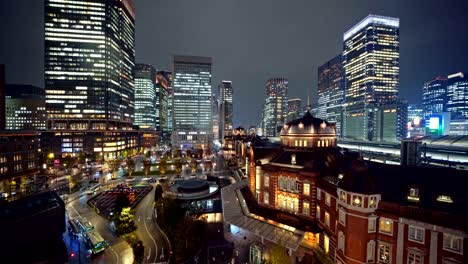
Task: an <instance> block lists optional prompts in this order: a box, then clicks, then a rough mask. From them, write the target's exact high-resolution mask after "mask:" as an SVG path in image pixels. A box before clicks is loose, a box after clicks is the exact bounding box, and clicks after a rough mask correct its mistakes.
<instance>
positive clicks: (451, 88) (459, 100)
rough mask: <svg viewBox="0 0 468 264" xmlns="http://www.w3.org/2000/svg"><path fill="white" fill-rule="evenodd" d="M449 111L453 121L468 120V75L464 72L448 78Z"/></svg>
mask: <svg viewBox="0 0 468 264" xmlns="http://www.w3.org/2000/svg"><path fill="white" fill-rule="evenodd" d="M446 109H447V111H448V112H450V114H451V120H460V119H463V120H464V119H468V75H467V74H466V73H463V72H458V73H454V74H451V75H449V76H448V77H447V107H446Z"/></svg>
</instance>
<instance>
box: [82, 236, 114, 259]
mask: <svg viewBox="0 0 468 264" xmlns="http://www.w3.org/2000/svg"><path fill="white" fill-rule="evenodd" d="M83 237H84V239H85V241H86V244H87V245H88V247H89V248H90V249H91V253H92V254H93V255H96V254H98V253H101V252H103V251H104V250H105V249H106V248H107V247H108V246H109V245H108V244H107V241H106V240H104V238H102V236H101V235H99V233H98V232H96V231H94V230H90V231H88V232H87V233H86V234H84V236H83Z"/></svg>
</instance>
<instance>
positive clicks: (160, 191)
mask: <svg viewBox="0 0 468 264" xmlns="http://www.w3.org/2000/svg"><path fill="white" fill-rule="evenodd" d="M163 192H164V191H163V188H162V186H161V185H160V184H158V185H156V187H155V188H154V200H155V201H158V200H159V199H161V198H162V195H163Z"/></svg>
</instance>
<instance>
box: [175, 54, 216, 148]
mask: <svg viewBox="0 0 468 264" xmlns="http://www.w3.org/2000/svg"><path fill="white" fill-rule="evenodd" d="M211 65H212V59H211V58H210V57H196V56H178V55H176V56H174V57H173V67H174V70H173V92H174V97H173V100H174V104H173V119H174V121H173V124H172V125H173V131H174V132H173V139H174V141H175V144H176V145H178V146H179V147H180V148H181V149H190V148H194V149H209V147H210V146H211V141H212V139H213V117H212V112H211V108H212V105H211V104H212V103H211V96H212V91H211Z"/></svg>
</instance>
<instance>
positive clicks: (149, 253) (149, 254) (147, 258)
mask: <svg viewBox="0 0 468 264" xmlns="http://www.w3.org/2000/svg"><path fill="white" fill-rule="evenodd" d="M148 250H149V252H148V256H147V257H146V260H149V259H150V257H151V248H150V247H149V248H148Z"/></svg>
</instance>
